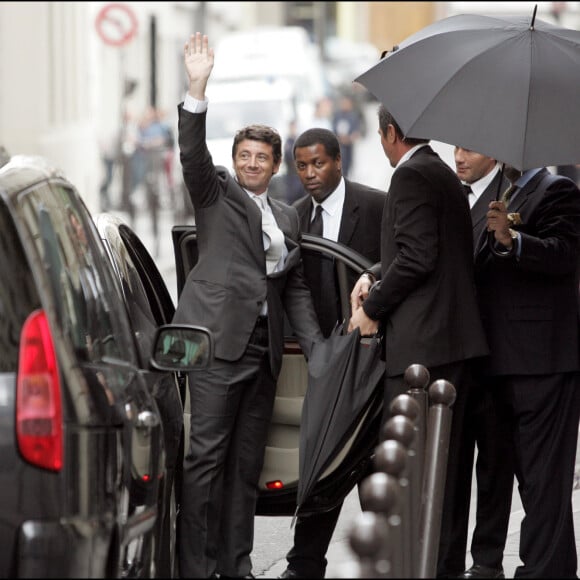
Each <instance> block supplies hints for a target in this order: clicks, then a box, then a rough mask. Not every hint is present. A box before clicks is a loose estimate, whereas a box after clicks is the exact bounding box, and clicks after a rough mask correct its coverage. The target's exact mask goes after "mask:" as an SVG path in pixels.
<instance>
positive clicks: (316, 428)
mask: <svg viewBox="0 0 580 580" xmlns="http://www.w3.org/2000/svg"><path fill="white" fill-rule="evenodd" d="M341 332H342V328H341V327H340V326H339V327H337V328H336V329H335V330H334V331H333V332H332V333H331V335H330V336H329V337H328V338H327V339H326V340H325V341H323V342H320V343H317V344H315V345H314V347H313V350H312V352H311V354H310V359H309V361H308V389H307V391H306V396H305V397H304V405H303V408H302V420H301V427H300V450H299V456H300V457H299V480H298V490H297V496H296V504H297V509H296V513H299V510H300V507H301V506H302V505H303V504H304V502H305V501H306V499H307V498H308V496H309V494H310V492H311V491H312V488H313V487H314V485H315V484H316V482H317V481H318V479H319V477H320V476H321V475H322V474H323V472H324V470H325V469H326V468H327V467H328V466H329V465H330V463H331V462H332V460H333V459H334V458H335V457H336V455H337V454H338V453H339V451H340V450H341V449H342V447H343V446H344V444H345V443H346V441H347V440H348V438H349V437H350V436H351V435H352V432H353V429H354V427H356V426H357V425H358V423H359V421H360V418H361V416H362V414H363V413H364V412H365V411H366V409H367V408H368V403H370V401H371V400H372V398H373V395H374V394H376V392H377V389H380V391H381V393H382V390H383V377H384V373H385V362H384V361H383V360H381V348H382V347H381V343H380V339H378V338H372V339H368V340H366V339H365V340H364V341H363V340H361V336H360V330H359V329H356V330H354V331H353V332H351V333H350V334H344V335H343V334H341ZM381 396H382V395H381Z"/></svg>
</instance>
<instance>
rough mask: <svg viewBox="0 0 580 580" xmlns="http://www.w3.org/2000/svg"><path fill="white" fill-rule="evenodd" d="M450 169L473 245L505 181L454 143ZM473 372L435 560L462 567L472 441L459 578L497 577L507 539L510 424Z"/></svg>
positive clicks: (491, 162)
mask: <svg viewBox="0 0 580 580" xmlns="http://www.w3.org/2000/svg"><path fill="white" fill-rule="evenodd" d="M454 156H455V170H456V173H457V176H458V177H459V178H460V179H461V181H462V183H463V184H464V188H465V192H466V195H467V196H468V201H469V204H470V206H471V219H472V225H473V243H474V247H475V245H476V244H477V242H478V240H479V239H480V238H481V236H482V234H483V232H485V231H486V229H487V212H488V206H489V203H490V202H491V201H493V200H495V199H496V198H497V197H498V194H499V193H501V192H503V191H504V190H505V189H506V188H507V186H508V185H509V181H508V180H507V178H506V177H504V175H503V172H502V171H501V165H500V164H499V163H498V162H497V161H496V160H495V159H493V158H491V157H487V156H485V155H481V154H480V153H476V152H475V151H471V150H468V149H464V148H462V147H455V149H454ZM486 364H487V359H482V360H481V366H482V369H479V370H478V371H477V373H476V378H477V384H476V386H475V387H474V388H473V389H472V390H471V392H470V393H469V396H468V398H467V401H466V410H465V421H464V429H463V433H462V437H461V440H462V444H461V452H460V460H459V463H460V465H461V469H460V471H459V473H458V484H457V492H456V493H455V495H454V506H453V510H451V513H448V517H450V518H451V524H450V525H449V526H446V528H445V529H446V530H448V532H449V535H448V536H447V537H441V539H440V542H439V545H440V548H439V566H440V567H441V568H443V569H445V570H454V571H455V572H457V573H458V574H461V571H462V570H465V567H466V566H465V555H466V549H467V537H468V528H469V509H470V503H471V491H472V473H473V464H474V457H475V446H476V445H477V462H476V468H475V475H476V482H477V496H476V498H477V499H476V508H474V509H476V516H475V528H474V530H473V534H472V539H471V549H470V552H471V557H472V559H473V566H471V567H470V569H469V570H465V572H463V576H462V577H463V578H503V577H504V572H503V564H502V562H503V554H504V549H505V544H506V539H507V533H508V526H509V519H510V511H511V503H512V493H513V487H514V467H513V457H512V456H513V453H512V443H511V437H510V433H511V429H510V422H509V417H508V415H507V413H506V411H505V406H504V405H503V404H502V403H501V392H499V391H498V388H497V385H495V384H494V383H493V382H491V383H488V382H487V381H486V377H485V375H484V374H483V372H482V371H483V369H485V366H486Z"/></svg>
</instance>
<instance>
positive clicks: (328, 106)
mask: <svg viewBox="0 0 580 580" xmlns="http://www.w3.org/2000/svg"><path fill="white" fill-rule="evenodd" d="M333 113H334V103H333V102H332V99H331V98H330V97H328V96H324V97H321V98H320V99H318V100H317V101H316V104H315V107H314V117H313V119H312V126H313V127H320V128H322V129H328V130H329V131H332V115H333Z"/></svg>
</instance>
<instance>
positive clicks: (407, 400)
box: [389, 394, 425, 578]
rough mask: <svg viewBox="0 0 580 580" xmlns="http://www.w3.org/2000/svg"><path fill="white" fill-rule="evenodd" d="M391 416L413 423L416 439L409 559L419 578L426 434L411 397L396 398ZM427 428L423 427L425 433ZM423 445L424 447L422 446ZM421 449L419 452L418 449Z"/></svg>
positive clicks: (410, 451) (409, 452)
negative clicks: (420, 520)
mask: <svg viewBox="0 0 580 580" xmlns="http://www.w3.org/2000/svg"><path fill="white" fill-rule="evenodd" d="M389 408H390V411H391V415H393V416H395V415H402V416H404V417H407V418H408V419H409V420H410V421H412V422H413V431H414V437H413V440H412V441H411V443H410V445H409V446H408V449H407V455H408V462H409V469H408V472H409V498H410V510H411V516H410V517H411V522H410V526H409V528H410V537H411V545H410V546H409V557H410V560H411V570H410V576H411V577H412V578H416V577H417V571H418V561H419V518H420V517H421V502H422V501H423V489H422V488H423V462H424V461H425V457H424V447H425V446H424V442H425V433H424V432H421V431H420V429H419V425H418V421H419V413H420V412H421V408H420V406H419V403H417V400H416V399H415V398H413V397H411V395H408V394H402V395H399V396H398V397H395V398H394V399H393V400H392V401H391V405H390V407H389ZM424 430H425V426H423V431H424ZM421 443H422V444H423V445H421ZM418 446H419V447H420V448H421V449H420V450H418V448H417V447H418Z"/></svg>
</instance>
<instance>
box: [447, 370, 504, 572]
mask: <svg viewBox="0 0 580 580" xmlns="http://www.w3.org/2000/svg"><path fill="white" fill-rule="evenodd" d="M464 424H465V427H464V429H463V435H462V437H461V450H460V460H459V462H460V464H461V465H462V468H461V469H460V470H459V471H458V474H457V475H458V481H457V493H456V494H455V497H454V502H455V506H454V509H453V513H454V514H455V519H454V521H453V522H451V532H450V533H451V536H450V541H449V552H448V554H447V559H446V569H447V570H452V571H453V572H457V573H461V571H462V570H464V569H465V567H466V565H465V556H466V550H467V537H468V530H469V510H470V503H471V489H472V473H473V463H474V457H475V446H476V445H477V462H476V465H475V474H476V485H477V512H476V520H475V528H474V530H473V536H472V540H471V557H472V558H473V563H474V564H478V565H480V566H486V567H488V568H496V569H499V568H501V567H502V562H503V554H504V549H505V543H506V538H507V533H508V526H509V519H510V512H511V504H512V495H513V488H514V465H513V444H512V439H511V425H512V423H511V419H510V416H509V414H508V412H507V408H506V405H505V389H504V388H503V386H502V385H498V384H497V381H494V380H493V378H492V379H491V380H490V379H488V378H486V377H482V378H481V380H479V379H478V382H477V385H476V386H474V387H473V389H472V390H471V392H470V394H469V397H468V399H467V403H466V414H465V422H464ZM474 509H475V508H474Z"/></svg>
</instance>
